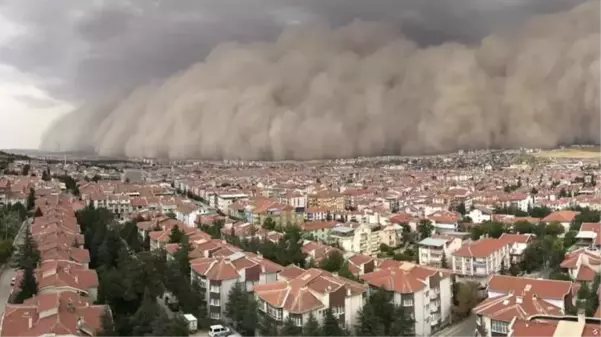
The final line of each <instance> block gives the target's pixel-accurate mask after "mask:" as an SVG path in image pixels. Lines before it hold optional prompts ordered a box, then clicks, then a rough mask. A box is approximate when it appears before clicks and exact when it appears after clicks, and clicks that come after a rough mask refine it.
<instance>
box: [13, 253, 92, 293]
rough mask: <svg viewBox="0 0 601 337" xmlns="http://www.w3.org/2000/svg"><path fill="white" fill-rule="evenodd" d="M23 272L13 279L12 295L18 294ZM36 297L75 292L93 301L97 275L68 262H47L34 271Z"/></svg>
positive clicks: (90, 270)
mask: <svg viewBox="0 0 601 337" xmlns="http://www.w3.org/2000/svg"><path fill="white" fill-rule="evenodd" d="M22 277H23V272H22V271H19V272H18V273H17V276H16V277H15V278H16V280H15V285H14V286H13V291H12V294H15V295H16V294H18V293H19V291H20V289H19V285H20V284H21V279H22ZM35 278H36V281H37V284H38V295H43V294H52V293H59V292H63V291H72V292H76V293H78V294H80V295H82V296H85V297H88V298H89V299H90V301H92V302H93V301H95V300H96V297H97V295H98V274H97V273H96V271H95V270H92V269H85V268H84V267H83V266H82V265H80V264H77V263H73V262H69V261H55V260H47V261H44V262H42V263H41V264H40V266H39V267H38V268H37V269H36V270H35Z"/></svg>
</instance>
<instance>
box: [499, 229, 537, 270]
mask: <svg viewBox="0 0 601 337" xmlns="http://www.w3.org/2000/svg"><path fill="white" fill-rule="evenodd" d="M535 239H536V236H535V235H534V234H510V233H503V234H501V237H499V240H501V241H505V242H507V243H508V244H509V245H510V248H509V261H510V263H511V264H514V263H519V262H521V261H522V260H523V259H524V251H525V250H526V247H528V245H530V244H532V243H534V240H535ZM506 267H507V268H509V267H508V266H506Z"/></svg>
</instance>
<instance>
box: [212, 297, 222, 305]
mask: <svg viewBox="0 0 601 337" xmlns="http://www.w3.org/2000/svg"><path fill="white" fill-rule="evenodd" d="M210 304H211V305H213V306H216V307H218V306H220V305H221V302H220V301H219V300H218V299H214V298H211V301H210Z"/></svg>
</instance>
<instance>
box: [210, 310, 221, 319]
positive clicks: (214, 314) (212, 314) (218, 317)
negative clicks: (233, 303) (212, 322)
mask: <svg viewBox="0 0 601 337" xmlns="http://www.w3.org/2000/svg"><path fill="white" fill-rule="evenodd" d="M211 319H221V315H220V314H219V313H218V312H212V313H211Z"/></svg>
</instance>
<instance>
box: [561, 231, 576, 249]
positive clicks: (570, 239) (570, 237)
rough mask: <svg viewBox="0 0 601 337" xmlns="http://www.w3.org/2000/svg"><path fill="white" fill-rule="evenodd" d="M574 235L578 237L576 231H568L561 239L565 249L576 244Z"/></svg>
mask: <svg viewBox="0 0 601 337" xmlns="http://www.w3.org/2000/svg"><path fill="white" fill-rule="evenodd" d="M576 235H578V231H572V230H571V231H568V232H567V233H566V235H565V236H564V237H563V246H564V247H566V248H570V247H572V246H573V245H574V244H575V243H576Z"/></svg>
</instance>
